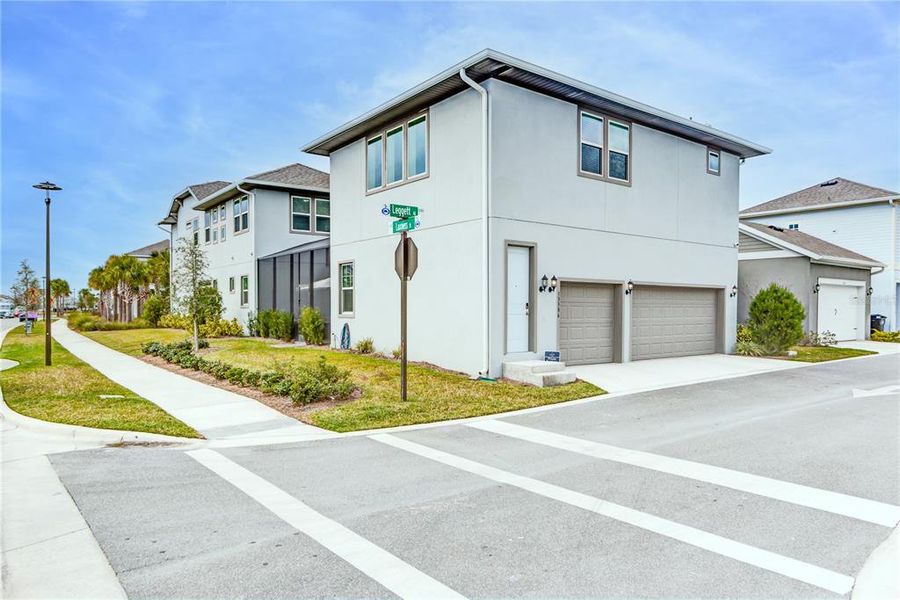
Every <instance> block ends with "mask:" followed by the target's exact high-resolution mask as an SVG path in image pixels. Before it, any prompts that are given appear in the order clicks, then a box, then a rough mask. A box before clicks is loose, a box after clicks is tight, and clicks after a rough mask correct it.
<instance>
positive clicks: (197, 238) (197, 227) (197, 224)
mask: <svg viewBox="0 0 900 600" xmlns="http://www.w3.org/2000/svg"><path fill="white" fill-rule="evenodd" d="M193 223H194V227H193V229H194V244H195V245H196V244H199V243H200V217H197V218H196V219H194V221H193Z"/></svg>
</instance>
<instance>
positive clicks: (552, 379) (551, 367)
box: [503, 360, 575, 387]
mask: <svg viewBox="0 0 900 600" xmlns="http://www.w3.org/2000/svg"><path fill="white" fill-rule="evenodd" d="M503 376H504V377H506V378H507V379H512V380H514V381H521V382H523V383H529V384H531V385H536V386H538V387H549V386H553V385H564V384H566V383H572V382H573V381H575V373H574V372H573V371H567V370H566V365H565V363H561V362H550V361H545V360H523V361H515V362H505V363H503Z"/></svg>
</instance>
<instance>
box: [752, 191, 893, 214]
mask: <svg viewBox="0 0 900 600" xmlns="http://www.w3.org/2000/svg"><path fill="white" fill-rule="evenodd" d="M896 200H900V196H880V197H878V198H865V199H863V200H847V201H846V202H831V203H829V204H816V205H814V206H797V207H794V208H778V209H774V210H762V211H759V212H753V213H745V214H741V215H738V218H739V219H758V218H759V217H767V216H772V215H789V214H793V213H801V212H812V211H816V210H828V209H830V208H848V207H852V206H862V205H865V204H879V203H881V202H887V203H890V202H894V201H896Z"/></svg>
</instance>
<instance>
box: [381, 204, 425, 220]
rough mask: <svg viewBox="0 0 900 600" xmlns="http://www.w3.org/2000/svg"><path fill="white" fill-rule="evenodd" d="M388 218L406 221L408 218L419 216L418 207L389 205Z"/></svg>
mask: <svg viewBox="0 0 900 600" xmlns="http://www.w3.org/2000/svg"><path fill="white" fill-rule="evenodd" d="M388 210H389V211H390V216H392V217H396V218H398V219H408V218H409V217H417V216H419V207H418V206H406V205H404V204H391V205H390V206H389V207H388Z"/></svg>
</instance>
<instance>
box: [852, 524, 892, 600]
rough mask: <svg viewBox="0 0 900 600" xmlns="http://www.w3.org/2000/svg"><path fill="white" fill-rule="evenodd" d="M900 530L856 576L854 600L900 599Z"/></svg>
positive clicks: (876, 552)
mask: <svg viewBox="0 0 900 600" xmlns="http://www.w3.org/2000/svg"><path fill="white" fill-rule="evenodd" d="M898 561H900V529H894V531H893V532H891V535H890V536H888V538H887V539H886V540H885V541H883V542H882V543H881V545H879V546H878V547H877V548H875V551H874V552H872V554H871V556H869V558H868V559H867V560H866V562H865V564H864V565H863V568H862V570H861V571H860V572H859V574H858V575H857V576H856V584H855V585H854V586H853V593H852V594H851V596H850V597H851V598H852V600H893V599H894V598H900V575H898V574H897V564H898Z"/></svg>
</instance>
